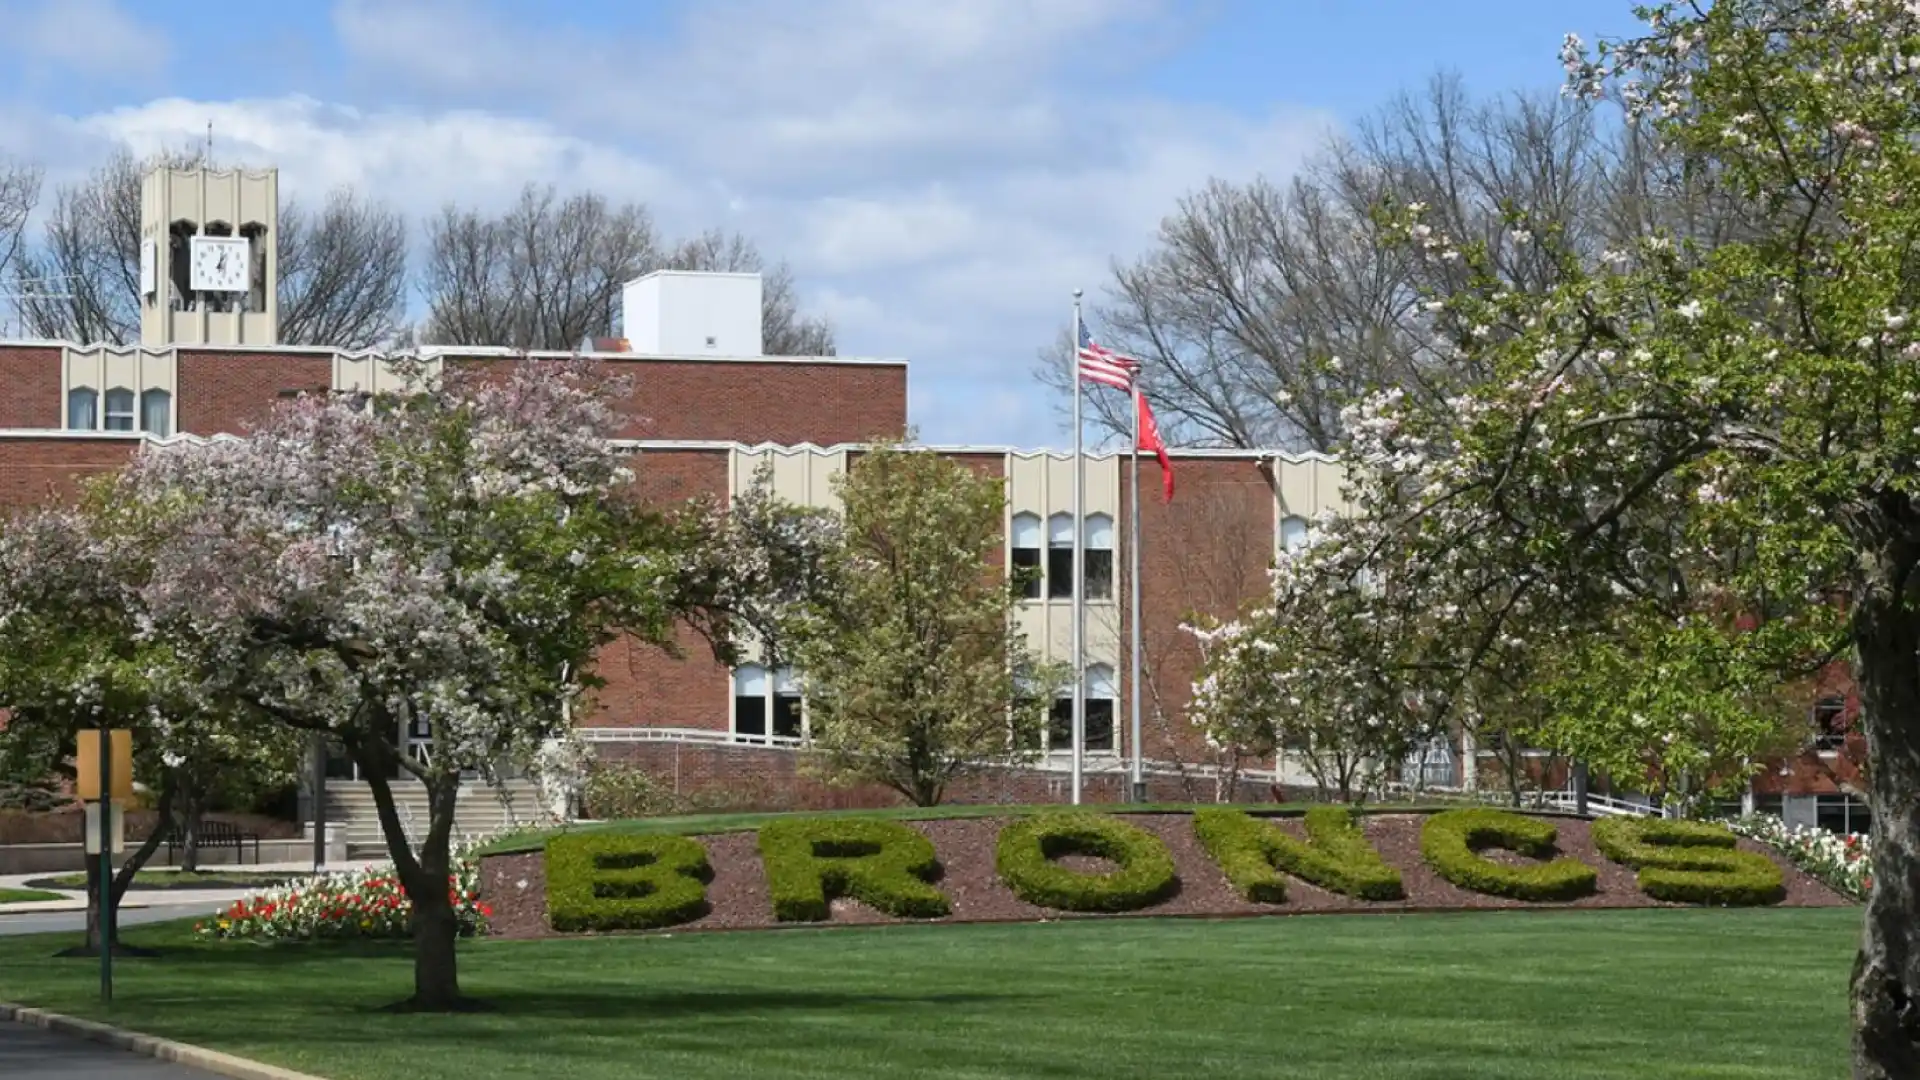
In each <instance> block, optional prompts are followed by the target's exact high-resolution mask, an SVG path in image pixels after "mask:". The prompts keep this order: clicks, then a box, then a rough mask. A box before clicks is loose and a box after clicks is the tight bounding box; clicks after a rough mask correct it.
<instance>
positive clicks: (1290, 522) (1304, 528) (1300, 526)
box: [1280, 514, 1310, 555]
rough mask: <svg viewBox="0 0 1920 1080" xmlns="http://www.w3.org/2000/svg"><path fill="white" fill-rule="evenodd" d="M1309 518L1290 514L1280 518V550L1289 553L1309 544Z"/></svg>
mask: <svg viewBox="0 0 1920 1080" xmlns="http://www.w3.org/2000/svg"><path fill="white" fill-rule="evenodd" d="M1309 528H1310V527H1309V526H1308V524H1307V519H1306V518H1303V517H1299V516H1297V515H1294V514H1288V515H1287V516H1286V517H1283V518H1281V519H1280V550H1281V551H1284V552H1286V553H1287V554H1289V555H1292V554H1294V553H1295V552H1298V551H1300V550H1301V549H1303V548H1305V547H1306V546H1307V538H1308V532H1309Z"/></svg>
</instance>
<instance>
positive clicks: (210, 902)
mask: <svg viewBox="0 0 1920 1080" xmlns="http://www.w3.org/2000/svg"><path fill="white" fill-rule="evenodd" d="M385 865H387V860H385V859H353V860H349V861H347V862H343V863H329V864H327V872H328V873H335V872H340V871H346V870H364V869H366V868H368V867H373V866H385ZM207 869H208V871H209V872H227V873H286V874H302V875H311V873H312V871H313V863H311V862H300V863H264V864H261V865H258V866H254V865H249V866H214V867H208V868H207ZM61 876H63V875H61V874H11V875H8V876H5V877H0V889H28V888H38V887H39V886H33V885H28V884H27V882H30V881H39V880H42V879H45V878H50V877H61ZM269 887H270V886H265V885H255V886H248V887H241V888H234V887H216V888H206V889H128V890H127V895H126V897H125V898H124V899H123V900H121V902H120V910H121V911H133V910H138V909H141V908H159V907H167V908H177V907H188V908H201V909H204V910H206V911H209V912H211V911H213V910H214V909H216V908H220V907H223V906H225V905H227V904H231V903H233V902H234V901H235V900H241V899H244V898H246V897H249V896H252V895H253V894H255V893H257V892H261V891H263V890H264V889H267V888H269ZM45 891H47V892H57V893H60V894H61V899H59V900H30V901H26V902H23V903H16V904H0V918H3V917H5V916H7V915H29V914H48V913H54V912H68V911H85V910H86V909H87V894H86V890H84V889H46V890H45Z"/></svg>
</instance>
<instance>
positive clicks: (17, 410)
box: [0, 345, 67, 428]
mask: <svg viewBox="0 0 1920 1080" xmlns="http://www.w3.org/2000/svg"><path fill="white" fill-rule="evenodd" d="M66 422H67V412H66V408H65V406H64V405H63V404H62V403H61V401H60V346H58V345H0V428H58V427H65V426H66Z"/></svg>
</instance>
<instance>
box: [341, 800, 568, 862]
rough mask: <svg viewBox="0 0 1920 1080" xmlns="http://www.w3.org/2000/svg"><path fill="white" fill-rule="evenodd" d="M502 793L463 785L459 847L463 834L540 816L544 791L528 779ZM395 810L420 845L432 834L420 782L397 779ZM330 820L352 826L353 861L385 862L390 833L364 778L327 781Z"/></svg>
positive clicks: (456, 831)
mask: <svg viewBox="0 0 1920 1080" xmlns="http://www.w3.org/2000/svg"><path fill="white" fill-rule="evenodd" d="M504 789H505V795H506V799H504V800H503V799H502V798H501V792H499V791H496V790H495V789H494V788H492V787H490V786H488V785H487V784H486V783H484V782H482V781H478V780H475V781H470V782H468V783H466V784H462V785H461V786H460V795H459V798H458V801H457V802H456V803H455V806H454V812H453V822H454V825H453V835H454V841H455V843H458V842H459V840H460V838H461V837H462V836H484V835H488V834H491V833H497V832H500V831H502V830H504V829H507V828H509V827H511V826H513V825H514V824H516V823H518V824H525V823H527V822H529V821H531V820H533V819H534V818H536V817H537V816H538V813H539V809H540V793H539V791H538V790H537V789H536V788H535V787H534V785H533V783H532V782H531V781H528V780H508V781H506V783H505V785H504ZM393 798H394V804H395V807H394V808H395V810H396V811H398V813H399V815H400V823H401V825H402V826H403V827H405V829H406V830H407V834H408V836H409V837H411V838H412V839H413V841H414V842H415V843H418V842H419V839H420V837H422V836H424V835H426V831H427V792H426V789H425V788H423V787H421V786H420V783H419V782H418V781H415V780H395V781H393ZM327 820H328V821H335V822H340V823H342V824H344V825H345V826H346V833H347V857H348V858H353V859H370V858H380V857H382V856H384V855H386V853H387V839H386V833H384V832H383V831H381V828H380V815H379V813H378V811H376V810H375V809H374V805H373V789H372V788H371V787H369V786H368V785H367V783H366V781H364V780H328V781H327Z"/></svg>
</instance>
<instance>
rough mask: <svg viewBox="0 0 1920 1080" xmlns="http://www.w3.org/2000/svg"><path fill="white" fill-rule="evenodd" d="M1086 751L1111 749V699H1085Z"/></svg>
mask: <svg viewBox="0 0 1920 1080" xmlns="http://www.w3.org/2000/svg"><path fill="white" fill-rule="evenodd" d="M1069 704H1071V703H1069ZM1087 749H1088V750H1111V749H1113V699H1112V698H1103V699H1094V698H1088V699H1087Z"/></svg>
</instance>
